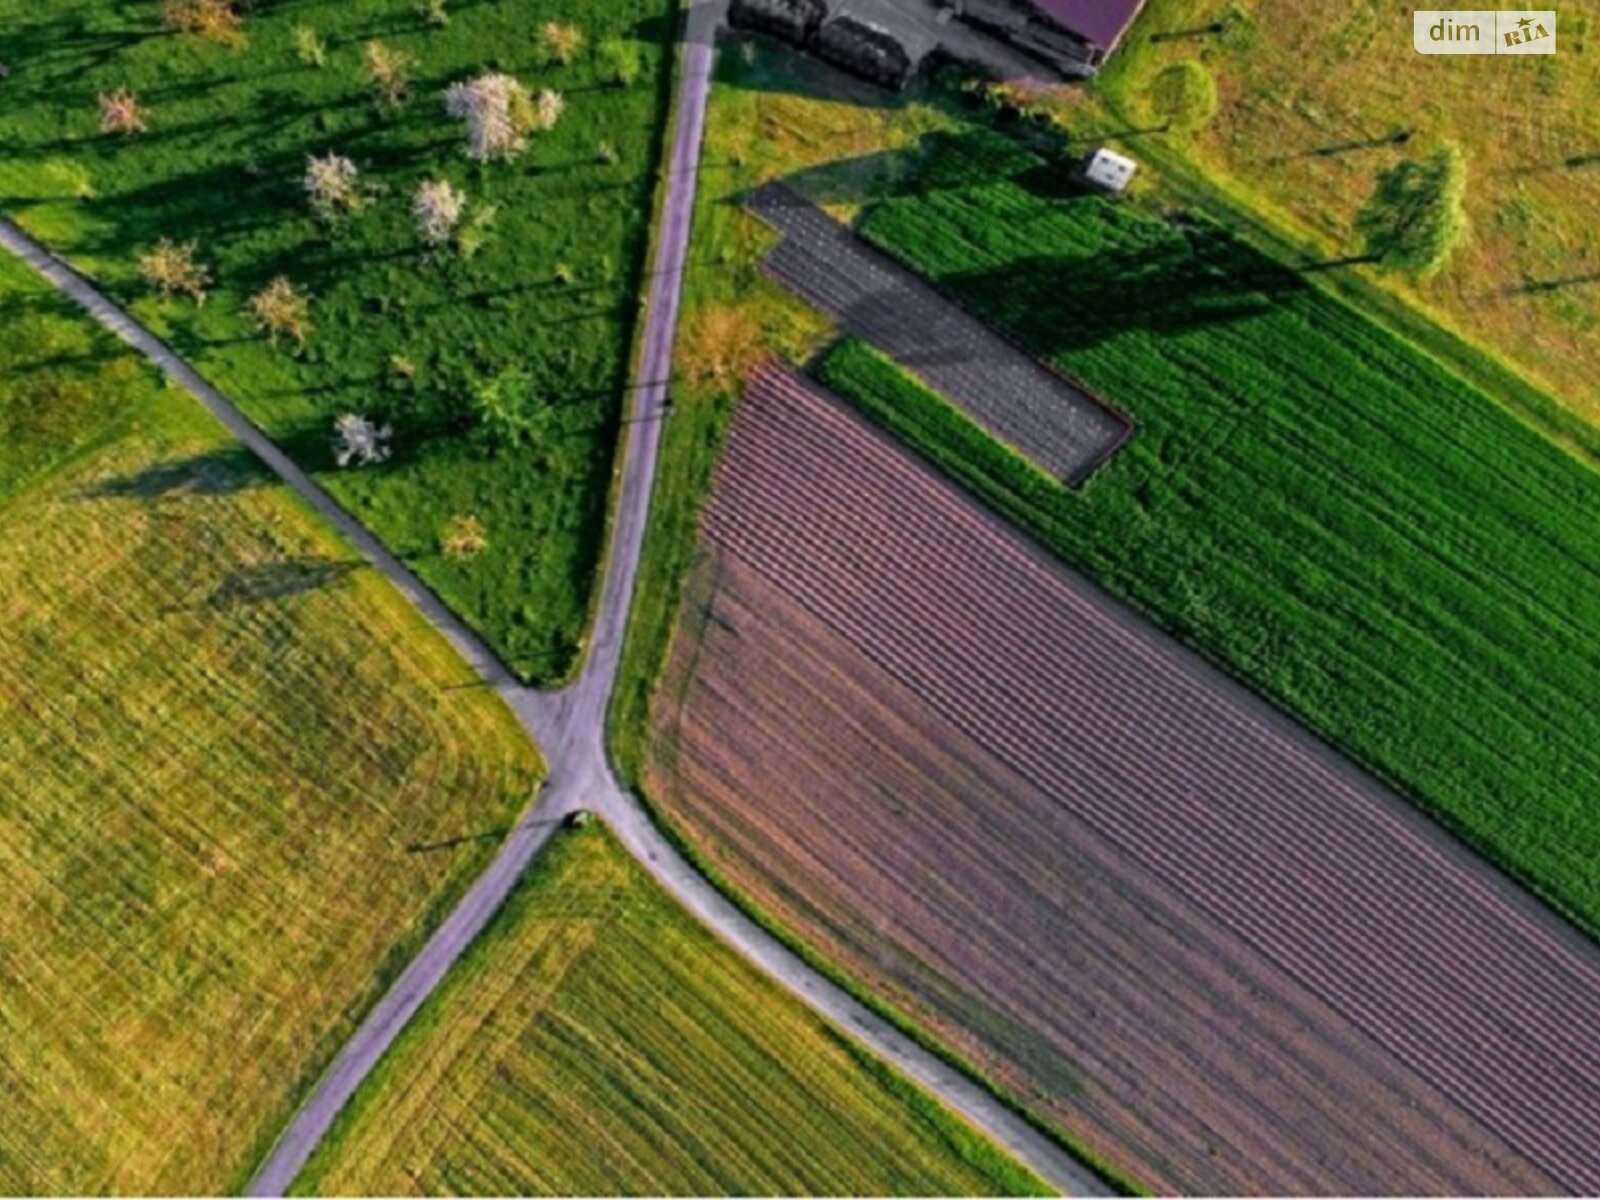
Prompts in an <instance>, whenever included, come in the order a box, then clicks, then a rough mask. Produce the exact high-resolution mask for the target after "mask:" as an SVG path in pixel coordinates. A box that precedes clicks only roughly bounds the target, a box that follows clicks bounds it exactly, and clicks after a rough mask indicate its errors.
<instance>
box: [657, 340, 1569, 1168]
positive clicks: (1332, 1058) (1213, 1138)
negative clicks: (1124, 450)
mask: <svg viewBox="0 0 1600 1200" xmlns="http://www.w3.org/2000/svg"><path fill="white" fill-rule="evenodd" d="M704 550H705V553H704V555H703V559H702V562H701V564H700V566H699V568H698V570H697V572H696V576H695V580H694V587H693V589H692V594H691V595H690V597H689V598H688V600H687V602H686V604H685V609H684V614H683V628H682V630H681V632H680V636H679V638H678V641H677V646H676V650H675V655H674V661H673V665H672V669H671V672H670V674H669V678H668V679H667V681H666V683H665V685H664V688H663V691H662V694H661V696H660V698H659V699H658V703H657V718H656V719H657V722H658V734H659V736H658V739H657V741H658V748H657V758H656V762H655V763H654V765H653V768H652V770H653V779H652V781H651V782H652V785H653V788H654V794H655V796H656V797H657V799H658V801H659V802H660V803H661V804H662V805H663V806H664V807H665V808H666V810H667V811H668V813H669V814H670V816H671V817H672V819H673V820H674V822H675V823H676V824H677V825H678V826H679V827H680V828H681V829H682V830H684V831H685V832H686V833H687V834H688V835H689V836H690V837H691V838H692V840H693V841H694V842H695V843H696V844H697V845H698V846H699V847H700V848H701V850H702V851H703V852H704V853H705V854H706V855H707V856H708V857H709V858H710V859H711V860H712V861H713V862H715V863H716V864H717V866H718V867H719V868H720V869H721V870H722V871H724V872H725V873H726V874H727V875H729V876H730V877H731V878H732V879H734V880H735V881H736V882H737V884H738V885H739V886H740V887H741V888H742V889H744V890H745V891H746V892H747V893H748V894H749V895H751V896H753V897H754V898H755V899H756V900H757V901H758V902H759V903H760V904H761V905H762V906H763V907H765V908H766V909H767V910H768V911H770V912H771V913H773V914H775V915H776V917H777V918H778V919H779V920H780V921H781V922H782V923H783V924H784V925H785V926H786V927H788V928H789V929H791V930H794V931H796V932H798V933H799V934H800V935H802V936H803V937H804V938H805V940H806V941H807V942H808V943H810V944H811V945H813V946H814V947H816V948H817V949H819V950H820V951H822V952H823V953H824V954H826V955H828V956H829V957H830V958H831V959H833V960H834V961H836V962H837V963H839V964H841V965H842V966H843V967H844V968H845V969H846V970H848V971H849V973H850V974H851V975H852V976H853V977H855V978H856V979H858V980H860V981H862V982H863V983H865V984H866V985H867V986H868V987H869V988H871V989H872V991H874V992H875V993H876V994H877V995H879V996H881V997H883V998H885V999H887V1000H889V1001H890V1002H892V1003H893V1004H894V1005H896V1006H897V1007H899V1008H900V1009H901V1010H903V1011H904V1012H906V1013H908V1014H909V1015H911V1016H912V1017H914V1018H915V1019H916V1020H917V1021H918V1022H919V1023H921V1024H923V1025H924V1026H925V1027H927V1028H929V1029H931V1030H933V1031H934V1032H936V1033H937V1035H938V1036H939V1037H940V1038H941V1039H942V1040H944V1041H945V1042H947V1043H948V1044H950V1045H951V1046H953V1047H954V1048H955V1049H956V1050H958V1051H959V1052H960V1053H961V1054H963V1055H965V1056H967V1057H968V1058H970V1059H971V1060H973V1061H974V1062H976V1063H977V1064H978V1065H979V1066H980V1067H981V1068H982V1069H983V1070H984V1071H986V1072H988V1073H990V1074H992V1075H993V1076H994V1077H995V1078H996V1079H997V1080H998V1081H999V1082H1001V1083H1003V1084H1004V1085H1006V1086H1007V1087H1008V1088H1011V1089H1013V1090H1014V1091H1015V1092H1016V1093H1018V1094H1019V1095H1021V1096H1022V1097H1023V1098H1024V1099H1025V1100H1026V1102H1027V1103H1028V1105H1029V1106H1030V1107H1032V1108H1034V1109H1035V1111H1037V1112H1039V1113H1040V1114H1042V1115H1043V1116H1045V1117H1046V1118H1048V1119H1049V1120H1051V1121H1053V1122H1055V1123H1057V1124H1059V1125H1060V1126H1062V1127H1063V1128H1066V1129H1068V1130H1070V1131H1071V1133H1072V1134H1073V1135H1074V1136H1076V1137H1078V1138H1081V1139H1082V1140H1083V1141H1084V1142H1085V1143H1087V1144H1088V1145H1089V1146H1091V1147H1092V1148H1093V1149H1094V1150H1095V1151H1096V1152H1098V1153H1100V1154H1102V1155H1103V1156H1104V1157H1106V1158H1107V1159H1109V1160H1110V1161H1112V1162H1114V1163H1116V1164H1117V1165H1119V1166H1122V1167H1124V1168H1126V1169H1128V1170H1130V1171H1132V1172H1133V1173H1135V1174H1136V1176H1137V1177H1138V1178H1140V1179H1141V1180H1142V1181H1144V1182H1145V1183H1147V1184H1149V1185H1151V1186H1153V1187H1155V1188H1157V1189H1160V1190H1163V1191H1186V1192H1213V1193H1215V1192H1233V1193H1309V1192H1344V1193H1351V1192H1354V1193H1370V1194H1383V1193H1395V1192H1403V1193H1463V1192H1464V1193H1475V1192H1518V1193H1532V1192H1552V1191H1578V1192H1586V1193H1594V1192H1596V1191H1600V1083H1597V1080H1600V954H1597V952H1596V949H1595V947H1593V946H1592V944H1590V943H1589V942H1587V941H1585V940H1583V939H1581V938H1580V937H1579V936H1578V935H1576V934H1575V933H1573V932H1572V931H1571V930H1570V929H1568V927H1566V926H1565V925H1564V924H1563V923H1561V922H1560V921H1559V920H1557V919H1555V918H1553V917H1552V916H1551V915H1550V914H1548V913H1547V912H1546V911H1545V910H1544V909H1542V908H1541V907H1539V906H1538V905H1537V904H1535V903H1534V902H1532V901H1531V900H1529V899H1528V898H1527V897H1526V896H1524V895H1523V894H1521V893H1520V892H1519V891H1517V890H1516V889H1514V888H1512V887H1511V886H1510V885H1509V884H1507V883H1506V882H1505V881H1504V880H1503V879H1501V878H1500V877H1499V876H1498V875H1497V874H1496V873H1494V872H1493V871H1492V870H1490V869H1489V868H1488V867H1486V866H1485V865H1484V864H1482V863H1481V862H1480V861H1478V860H1477V859H1475V858H1473V857H1472V856H1470V855H1469V854H1467V853H1466V852H1465V851H1463V850H1461V849H1460V848H1459V847H1457V846H1456V845H1455V844H1454V843H1453V842H1452V841H1450V840H1449V839H1448V838H1447V837H1445V836H1444V835H1442V834H1441V833H1439V832H1438V831H1437V830H1435V829H1434V828H1433V827H1432V826H1430V825H1429V824H1428V823H1427V822H1425V821H1424V820H1422V819H1421V818H1420V817H1418V816H1417V815H1416V814H1415V813H1414V812H1413V811H1412V810H1411V809H1410V808H1409V807H1408V806H1406V805H1405V804H1404V803H1403V802H1402V801H1400V800H1398V799H1396V798H1395V797H1393V796H1391V795H1389V794H1388V793H1386V792H1384V791H1383V790H1382V789H1381V788H1380V787H1378V786H1377V785H1376V784H1374V783H1373V782H1371V781H1369V780H1367V779H1365V778H1363V777H1362V776H1360V775H1359V774H1358V773H1357V772H1355V771H1354V770H1353V769H1351V768H1350V767H1348V766H1347V765H1346V764H1344V763H1343V762H1342V761H1340V760H1339V759H1338V758H1337V757H1336V756H1334V755H1333V754H1331V753H1330V752H1328V751H1327V750H1325V749H1324V748H1322V747H1320V746H1318V745H1317V744H1315V743H1314V742H1312V741H1311V740H1310V739H1309V738H1308V737H1307V736H1306V735H1304V734H1303V733H1302V732H1301V731H1299V730H1298V729H1296V728H1295V727H1293V726H1291V725H1290V724H1289V723H1287V722H1286V721H1284V720H1282V719H1281V718H1279V717H1278V716H1277V715H1276V714H1274V713H1272V712H1270V711H1268V710H1267V709H1266V708H1265V707H1264V706H1262V705H1261V704H1259V703H1258V702H1256V701H1255V700H1254V699H1253V698H1251V697H1250V696H1248V695H1246V694H1244V693H1243V692H1242V691H1241V690H1240V689H1239V688H1237V687H1236V686H1235V685H1233V684H1232V683H1230V682H1229V681H1227V680H1226V679H1224V678H1222V677H1220V676H1219V675H1217V674H1216V673H1215V672H1213V671H1211V670H1210V669H1209V668H1207V667H1205V666H1204V665H1203V664H1201V663H1199V662H1198V661H1197V660H1195V659H1194V658H1193V657H1192V656H1190V655H1188V654H1186V653H1185V652H1183V651H1182V650H1180V649H1178V648H1177V647H1175V646H1174V645H1172V644H1171V643H1170V642H1169V641H1167V640H1166V639H1164V638H1163V637H1161V636H1160V635H1159V634H1156V633H1153V632H1151V631H1149V630H1148V629H1146V628H1145V627H1143V626H1142V625H1141V624H1140V623H1139V622H1137V621H1136V620H1134V619H1133V618H1131V617H1130V616H1128V615H1127V614H1125V613H1123V612H1122V611H1120V610H1119V609H1117V608H1116V607H1115V606H1113V605H1112V604H1110V603H1109V602H1108V601H1107V600H1105V599H1104V598H1103V597H1102V596H1100V595H1099V594H1098V593H1096V592H1095V591H1094V590H1093V589H1092V588H1090V587H1089V586H1088V585H1086V584H1085V583H1083V582H1082V581H1081V580H1079V579H1077V578H1076V577H1074V576H1072V575H1070V574H1068V573H1067V572H1065V571H1063V570H1062V569H1061V568H1060V567H1058V566H1056V565H1055V564H1053V563H1051V562H1049V561H1048V560H1047V559H1046V558H1045V557H1044V556H1043V555H1042V553H1040V552H1038V551H1037V550H1035V549H1034V548H1033V547H1032V546H1031V545H1029V544H1028V543H1026V542H1025V541H1023V540H1022V539H1021V538H1020V537H1018V536H1017V535H1016V534H1014V533H1013V532H1011V531H1010V530H1008V529H1007V528H1005V527H1004V526H1002V525H1001V524H1000V523H999V522H997V521H995V520H994V519H992V518H990V517H989V516H987V515H986V514H984V513H982V512H980V511H977V510H976V509H975V507H974V506H973V505H972V504H971V503H970V502H969V501H968V500H967V499H966V498H965V497H964V496H963V495H961V494H960V493H958V492H957V491H955V490H954V489H952V488H951V487H949V486H948V485H946V484H945V483H944V482H943V481H942V480H939V479H936V478H933V477H932V476H931V475H930V474H929V473H928V471H927V470H926V469H925V468H924V467H923V466H922V465H921V464H920V463H918V462H917V461H915V460H914V459H912V458H911V457H910V456H909V455H908V454H906V453H905V452H904V451H902V450H901V449H899V448H898V447H897V446H894V445H892V444H891V443H889V442H888V441H887V440H886V439H885V438H884V437H883V436H882V435H880V434H879V433H877V432H876V431H875V430H870V429H868V428H867V427H866V426H865V425H863V424H862V423H861V422H860V421H859V420H858V419H857V418H855V417H854V416H853V415H851V414H847V413H846V412H844V411H843V410H842V409H841V408H839V407H838V406H837V405H836V404H835V403H834V402H832V401H831V400H829V399H826V398H824V397H821V396H820V395H819V394H817V393H816V392H814V391H812V390H810V389H809V387H808V386H802V385H798V384H796V383H795V382H794V381H792V380H790V379H789V378H788V377H787V376H784V375H781V374H779V373H776V372H772V371H769V372H767V373H765V374H763V375H762V376H760V377H759V379H758V381H757V382H756V383H755V384H754V385H753V386H752V388H751V390H750V394H749V396H748V397H747V399H746V402H745V403H744V405H743V406H742V408H741V410H740V413H739V415H738V417H737V418H736V420H735V424H734V429H733V433H732V437H731V443H730V446H729V449H728V452H727V456H726V459H725V461H724V465H723V468H722V474H721V477H720V479H719V482H718V486H717V491H716V494H715V497H714V498H713V501H712V503H711V506H710V509H709V512H708V517H707V523H706V537H705V546H704Z"/></svg>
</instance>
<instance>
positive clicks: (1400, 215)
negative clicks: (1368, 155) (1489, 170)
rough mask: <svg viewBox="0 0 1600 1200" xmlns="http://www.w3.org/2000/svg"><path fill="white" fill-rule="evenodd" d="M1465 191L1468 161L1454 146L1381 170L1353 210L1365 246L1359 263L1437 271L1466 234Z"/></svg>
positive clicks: (1424, 274)
mask: <svg viewBox="0 0 1600 1200" xmlns="http://www.w3.org/2000/svg"><path fill="white" fill-rule="evenodd" d="M1466 191H1467V166H1466V159H1465V158H1464V157H1463V156H1462V154H1461V150H1460V148H1459V147H1457V146H1453V145H1451V146H1443V147H1441V148H1440V149H1438V150H1436V151H1434V153H1432V154H1431V155H1429V156H1428V157H1427V158H1426V159H1423V160H1421V161H1418V160H1416V159H1410V158H1408V159H1403V160H1401V161H1400V162H1398V163H1396V164H1395V165H1394V166H1392V167H1390V168H1389V169H1388V170H1386V171H1383V172H1382V173H1381V174H1379V176H1378V180H1377V185H1376V186H1375V187H1374V188H1373V192H1372V197H1371V199H1369V200H1368V201H1367V203H1366V205H1365V206H1364V207H1363V208H1362V209H1361V211H1360V212H1359V213H1357V214H1356V220H1355V228H1356V232H1357V233H1358V234H1360V235H1361V239H1362V241H1363V243H1364V244H1365V247H1366V257H1365V259H1364V260H1362V261H1366V262H1374V263H1377V264H1379V265H1380V266H1383V267H1386V268H1388V269H1390V270H1400V271H1404V272H1406V273H1407V274H1409V275H1411V276H1412V277H1413V278H1416V279H1426V278H1428V277H1429V276H1431V275H1436V274H1438V272H1439V271H1440V269H1441V268H1443V266H1444V265H1445V263H1446V262H1447V261H1448V260H1449V258H1450V254H1451V252H1452V251H1453V250H1454V249H1455V248H1456V246H1458V245H1459V244H1460V243H1461V240H1462V238H1463V237H1464V236H1465V235H1466V232H1467V214H1466V210H1465V208H1464V207H1463V202H1464V200H1465V198H1466Z"/></svg>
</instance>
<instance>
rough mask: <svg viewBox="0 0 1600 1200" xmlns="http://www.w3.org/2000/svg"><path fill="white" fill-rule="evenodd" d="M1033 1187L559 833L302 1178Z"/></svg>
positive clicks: (793, 1189)
mask: <svg viewBox="0 0 1600 1200" xmlns="http://www.w3.org/2000/svg"><path fill="white" fill-rule="evenodd" d="M1040 1187H1041V1185H1040V1183H1039V1182H1038V1181H1037V1180H1035V1179H1034V1178H1032V1177H1031V1176H1030V1175H1028V1174H1027V1173H1026V1172H1025V1171H1023V1170H1022V1169H1021V1168H1020V1167H1017V1166H1015V1165H1014V1164H1012V1163H1011V1162H1009V1161H1007V1160H1006V1159H1005V1158H1003V1157H1002V1156H1001V1155H1000V1154H999V1153H998V1152H997V1151H995V1150H994V1149H993V1148H992V1147H991V1146H990V1145H989V1144H988V1143H987V1142H985V1141H984V1140H982V1139H981V1138H980V1137H979V1136H978V1135H977V1134H975V1133H974V1132H972V1131H971V1130H970V1129H968V1128H967V1127H966V1126H964V1125H961V1124H959V1123H958V1122H957V1121H956V1120H955V1119H954V1118H952V1117H951V1116H949V1115H948V1114H947V1113H946V1112H945V1111H944V1110H942V1109H940V1108H938V1107H937V1106H935V1105H934V1104H933V1103H932V1102H930V1101H929V1100H927V1099H926V1098H924V1097H923V1096H922V1095H921V1094H920V1093H918V1092H916V1091H914V1090H913V1089H912V1088H911V1087H910V1086H909V1085H907V1084H906V1083H904V1082H903V1081H901V1080H900V1079H899V1078H898V1077H896V1076H893V1075H891V1074H890V1073H889V1072H888V1071H887V1069H886V1068H884V1067H883V1066H882V1065H881V1064H879V1063H877V1062H876V1061H874V1060H871V1059H869V1058H867V1057H866V1056H865V1055H864V1054H863V1053H862V1052H860V1051H858V1050H856V1049H854V1048H853V1047H851V1046H850V1045H848V1044H847V1043H845V1042H844V1041H843V1040H842V1039H841V1038H840V1037H839V1036H838V1035H836V1034H834V1033H832V1032H831V1031H830V1030H829V1029H828V1028H827V1027H826V1026H824V1025H823V1024H821V1023H820V1022H819V1021H818V1020H817V1019H816V1018H815V1017H813V1016H812V1015H811V1014H810V1013H809V1012H808V1011H807V1010H805V1009H803V1008H802V1007H801V1006H800V1005H799V1004H798V1002H796V1001H795V1000H794V999H793V998H792V997H790V996H789V994H788V993H787V992H784V991H782V990H781V989H780V988H779V987H778V986H777V985H776V984H774V983H772V982H771V981H770V980H768V979H767V978H766V977H764V976H763V975H761V974H760V973H758V972H757V971H756V970H755V969H754V968H753V967H751V966H750V965H749V964H748V963H746V962H745V961H744V960H743V959H742V958H740V957H738V956H737V955H736V954H734V952H732V951H731V950H729V949H727V948H726V947H724V946H723V945H722V944H721V943H720V942H718V941H716V940H715V939H714V938H713V937H712V936H711V935H710V934H709V933H707V932H706V931H705V930H704V929H702V928H701V927H700V926H699V925H697V924H696V923H695V922H694V921H693V920H692V919H691V918H690V917H689V916H688V915H687V914H686V913H684V912H683V911H682V910H681V909H679V908H678V907H677V906H676V905H674V904H673V903H672V902H671V900H669V899H668V898H667V896H666V895H665V894H664V893H662V892H661V891H660V890H659V888H658V887H657V886H656V885H655V884H654V882H652V881H651V880H650V879H649V878H648V877H647V876H646V875H645V874H644V872H643V871H642V869H641V868H640V867H639V866H638V865H637V864H635V863H634V862H633V860H632V859H631V858H629V857H628V856H627V854H626V853H625V852H624V851H623V850H622V849H621V848H620V847H619V846H618V845H617V843H616V842H615V841H614V840H613V838H612V837H611V835H610V834H609V833H608V832H607V831H606V830H605V829H604V828H603V827H602V826H599V825H595V826H591V827H589V828H587V829H583V830H572V831H567V832H564V833H562V834H561V835H559V837H558V838H557V839H556V840H555V842H553V843H552V844H551V845H550V846H549V847H548V848H547V849H546V850H545V852H544V853H543V855H542V856H541V857H540V859H539V860H538V862H537V863H536V865H535V866H534V868H533V870H532V871H531V872H530V874H529V876H528V878H527V879H526V880H525V881H524V882H523V884H522V885H521V886H520V888H519V889H518V891H517V892H516V893H515V894H514V895H513V897H512V898H511V900H510V901H509V902H508V903H507V906H506V908H505V909H504V910H503V911H502V912H501V913H500V914H499V916H497V917H496V919H495V921H494V923H493V924H492V925H491V926H490V928H489V929H488V930H487V931H486V932H485V934H484V935H483V936H482V937H480V938H479V940H478V941H477V942H476V943H475V944H474V945H473V947H472V948H471V950H469V951H468V953H467V954H466V956H465V957H464V958H463V959H462V960H461V962H460V963H459V964H457V966H456V968H455V970H454V972H453V974H452V975H451V976H450V978H449V979H448V980H446V982H445V984H444V986H443V987H442V988H441V989H440V990H439V991H438V992H437V993H435V995H434V996H433V998H432V999H431V1000H429V1002H428V1005H427V1007H426V1008H424V1010H423V1011H422V1013H420V1014H419V1015H418V1017H417V1019H416V1021H415V1022H414V1023H413V1024H412V1025H411V1027H410V1028H408V1029H407V1030H406V1032H405V1033H404V1034H403V1035H402V1036H401V1038H400V1040H399V1041H398V1042H397V1043H396V1044H395V1046H394V1048H393V1049H392V1050H391V1051H390V1052H389V1055H388V1057H387V1058H386V1059H385V1060H384V1062H383V1063H382V1065H381V1066H380V1067H379V1069H378V1071H377V1072H376V1073H374V1075H373V1076H372V1077H371V1078H369V1080H368V1081H367V1084H366V1085H365V1086H364V1087H363V1089H362V1091H361V1092H359V1093H358V1094H357V1096H356V1098H355V1100H354V1101H353V1102H352V1104H351V1107H350V1108H349V1109H347V1110H346V1112H345V1114H344V1115H343V1116H342V1117H341V1119H340V1121H339V1123H338V1124H337V1125H336V1126H335V1128H334V1130H333V1132H332V1133H331V1134H330V1136H329V1138H328V1140H327V1141H326V1142H324V1143H323V1146H322V1148H321V1149H320V1150H319V1152H318V1154H317V1155H316V1157H314V1158H313V1159H312V1161H311V1163H310V1165H309V1166H308V1167H307V1169H306V1171H305V1173H304V1174H303V1175H302V1176H301V1178H300V1180H299V1181H298V1182H297V1184H296V1190H297V1191H300V1192H303V1193H319V1194H324V1195H328V1194H333V1195H346V1194H364V1195H374V1194H375V1195H410V1194H427V1195H441V1194H452V1195H462V1194H465V1195H527V1194H534V1195H545V1194H557V1195H562V1194H565V1195H596V1194H598V1195H638V1194H644V1195H750V1194H764V1195H816V1194H822V1195H840V1194H843V1195H851V1194H855V1195H888V1194H895V1195H902V1194H914V1195H969V1194H972V1195H976V1194H983V1195H988V1194H995V1193H1019V1192H1027V1193H1036V1192H1037V1191H1038V1190H1039V1189H1040Z"/></svg>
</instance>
